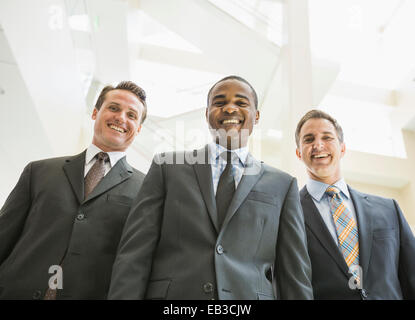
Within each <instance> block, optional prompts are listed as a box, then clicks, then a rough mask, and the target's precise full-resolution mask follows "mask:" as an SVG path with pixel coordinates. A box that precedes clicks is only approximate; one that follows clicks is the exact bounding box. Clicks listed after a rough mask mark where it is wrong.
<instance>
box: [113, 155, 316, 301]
mask: <svg viewBox="0 0 415 320" xmlns="http://www.w3.org/2000/svg"><path fill="white" fill-rule="evenodd" d="M206 150H207V149H206V148H204V149H201V150H198V151H195V152H194V153H193V154H194V155H197V157H198V159H206V157H205V156H206V153H207V152H206ZM193 154H192V153H191V152H186V153H184V154H183V153H174V154H172V153H169V154H164V155H161V156H160V155H159V156H156V157H155V159H154V161H153V164H152V166H151V168H150V170H149V172H148V174H147V176H146V178H145V180H144V183H143V187H142V189H141V191H140V193H139V195H138V199H137V203H136V205H135V207H134V208H133V209H132V211H131V213H130V215H129V218H128V220H127V223H126V225H125V228H124V231H123V236H122V238H121V241H120V247H119V251H118V254H117V258H116V262H115V263H114V268H113V273H112V280H111V288H110V293H109V298H110V299H143V298H146V299H199V300H202V299H214V298H215V299H216V298H219V299H274V298H275V297H278V298H281V299H312V288H311V280H310V271H311V270H310V261H309V257H308V254H307V245H306V236H305V227H304V220H303V215H302V212H301V206H300V202H299V194H298V189H297V183H296V180H295V178H293V177H291V176H289V175H288V174H286V173H284V172H282V171H279V170H277V169H274V168H271V167H269V166H267V165H265V164H263V163H260V162H259V161H257V160H255V159H254V158H253V157H252V156H250V155H249V156H248V159H247V163H248V164H249V166H250V168H252V169H253V171H254V172H256V174H254V175H244V176H243V177H242V179H241V181H240V183H239V185H238V188H237V190H236V191H235V195H234V198H233V200H232V202H231V204H230V207H229V209H228V213H227V216H226V218H225V220H224V223H223V226H222V228H221V229H219V227H218V224H217V212H216V201H215V196H214V192H213V183H212V174H211V167H210V164H201V162H200V161H199V162H198V163H196V164H192V163H190V162H189V161H187V162H186V161H185V163H184V164H165V163H164V164H157V163H160V159H161V157H165V158H166V159H168V158H175V159H176V160H179V159H183V158H184V159H189V158H191V156H192V155H193ZM176 163H177V162H176ZM204 163H207V162H204ZM273 271H275V272H273ZM273 278H274V284H275V287H276V296H275V293H274V290H273V286H272V280H273Z"/></svg>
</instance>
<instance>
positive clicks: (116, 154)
mask: <svg viewBox="0 0 415 320" xmlns="http://www.w3.org/2000/svg"><path fill="white" fill-rule="evenodd" d="M100 152H104V151H102V150H101V149H100V148H98V147H97V146H96V145H94V144H92V143H91V145H90V146H89V147H88V149H87V150H86V155H85V163H86V164H88V163H89V162H91V161H92V159H93V158H94V157H95V156H96V155H97V153H100ZM107 154H108V156H109V158H110V164H111V168H112V167H113V166H115V164H116V163H117V162H118V160H120V159H121V158H123V157H125V155H126V153H125V152H123V151H111V152H107Z"/></svg>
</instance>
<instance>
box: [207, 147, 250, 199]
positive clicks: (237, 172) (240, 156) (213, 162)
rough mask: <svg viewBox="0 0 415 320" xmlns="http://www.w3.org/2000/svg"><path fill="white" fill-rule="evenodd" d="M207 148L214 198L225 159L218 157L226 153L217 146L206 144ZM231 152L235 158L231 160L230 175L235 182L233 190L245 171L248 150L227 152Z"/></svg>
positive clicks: (224, 149)
mask: <svg viewBox="0 0 415 320" xmlns="http://www.w3.org/2000/svg"><path fill="white" fill-rule="evenodd" d="M208 148H209V163H210V166H211V168H212V179H213V191H214V193H215V196H216V190H217V188H218V183H219V178H220V175H221V174H222V172H223V170H225V167H226V159H223V158H222V157H220V155H221V154H222V153H223V152H226V151H228V150H227V149H226V148H224V147H222V146H221V145H219V144H216V143H214V142H211V143H209V144H208ZM229 151H232V152H233V153H234V154H235V155H236V156H237V158H236V157H234V158H233V160H232V175H233V177H234V180H235V190H236V188H237V187H238V184H239V182H240V181H241V178H242V175H243V173H244V170H245V163H246V158H247V156H248V148H247V147H244V148H240V149H234V150H229Z"/></svg>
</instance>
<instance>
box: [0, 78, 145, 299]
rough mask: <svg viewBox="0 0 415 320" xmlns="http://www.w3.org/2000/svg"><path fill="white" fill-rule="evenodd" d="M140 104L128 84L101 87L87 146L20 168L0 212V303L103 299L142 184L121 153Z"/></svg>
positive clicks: (138, 119) (136, 126) (139, 117)
mask: <svg viewBox="0 0 415 320" xmlns="http://www.w3.org/2000/svg"><path fill="white" fill-rule="evenodd" d="M145 99H146V96H145V92H144V91H143V90H142V89H141V88H140V87H138V86H137V85H136V84H134V83H132V82H129V81H126V82H121V83H120V84H119V85H118V86H117V87H115V88H114V87H112V86H107V87H105V88H104V89H103V90H102V92H101V94H100V96H99V98H98V100H97V103H96V105H95V108H94V111H93V114H92V119H94V120H95V124H94V137H93V140H92V144H91V145H90V146H89V147H88V149H87V150H85V151H83V152H82V153H80V154H78V155H76V156H71V157H61V158H53V159H46V160H41V161H35V162H32V163H29V164H28V165H27V166H26V168H25V169H24V171H23V173H22V175H21V177H20V180H19V182H18V183H17V185H16V187H15V188H14V189H13V191H12V192H11V194H10V195H9V197H8V198H7V200H6V203H5V204H4V206H3V207H2V209H1V212H0V299H32V298H33V299H106V297H107V293H108V289H109V283H110V276H111V268H112V264H113V262H114V258H115V254H116V250H117V246H118V243H119V240H120V236H121V232H122V228H123V226H124V222H125V220H126V217H127V214H128V212H129V210H130V206H131V204H132V200H133V199H134V198H135V197H136V196H137V193H138V190H139V188H140V186H141V183H142V181H143V179H144V175H143V174H142V173H141V172H139V171H137V170H136V169H134V168H132V167H131V166H130V165H129V164H128V163H127V161H126V158H125V151H126V149H127V148H128V147H129V145H130V144H131V143H132V142H133V140H134V138H135V136H136V135H137V134H138V133H139V131H140V129H141V125H142V123H143V121H144V119H145V117H146V112H147V107H146V102H145Z"/></svg>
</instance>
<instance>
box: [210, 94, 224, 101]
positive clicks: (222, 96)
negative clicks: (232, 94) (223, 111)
mask: <svg viewBox="0 0 415 320" xmlns="http://www.w3.org/2000/svg"><path fill="white" fill-rule="evenodd" d="M225 98H226V96H225V95H224V94H218V95H216V96H214V97H213V98H212V101H213V100H215V99H225Z"/></svg>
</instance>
